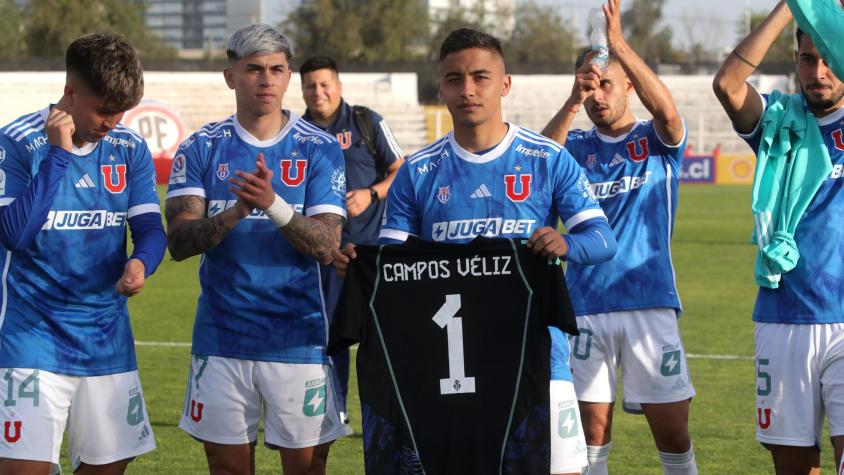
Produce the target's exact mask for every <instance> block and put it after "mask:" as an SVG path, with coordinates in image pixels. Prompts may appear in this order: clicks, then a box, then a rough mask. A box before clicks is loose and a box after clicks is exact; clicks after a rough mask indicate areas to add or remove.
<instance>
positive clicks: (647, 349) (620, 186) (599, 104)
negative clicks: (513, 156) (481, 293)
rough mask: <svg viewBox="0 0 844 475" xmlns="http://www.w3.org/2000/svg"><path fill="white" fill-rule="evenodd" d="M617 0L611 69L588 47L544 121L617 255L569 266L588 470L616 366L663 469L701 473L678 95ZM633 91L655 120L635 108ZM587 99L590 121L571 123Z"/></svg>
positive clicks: (605, 422)
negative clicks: (676, 249)
mask: <svg viewBox="0 0 844 475" xmlns="http://www.w3.org/2000/svg"><path fill="white" fill-rule="evenodd" d="M620 3H621V2H620V0H609V2H608V3H607V4H606V5H604V6H603V11H604V15H605V16H606V19H607V39H608V45H609V49H610V60H609V63H608V65H607V67H606V70H605V71H601V70H600V69H599V68H598V67H597V66H596V65H593V64H589V62H588V61H587V59H588V56H587V55H586V54H584V55H581V57H580V58H579V60H578V62H577V72H576V78H575V84H574V86H573V88H572V93H571V96H570V97H569V98H568V99H567V100H566V102H565V104H564V105H563V107H562V108H561V109H560V111H559V112H558V113H557V115H556V116H555V117H554V118H553V119H552V120H551V122H550V123H549V124H548V125H547V126H546V127H545V129H544V130H543V134H544V135H546V136H548V137H552V138H553V139H554V140H556V141H558V142H560V143H564V144H565V146H566V148H567V149H568V150H569V151H570V152H571V153H572V155H573V156H574V158H575V160H577V162H578V163H579V164H580V166H581V167H582V168H583V170H584V172H585V173H586V176H587V177H588V178H589V181H590V182H591V183H592V189H593V190H594V193H595V195H596V196H597V198H598V200H599V201H600V203H601V207H602V208H603V209H604V212H606V214H607V217H608V218H609V222H610V225H611V226H612V229H613V232H614V233H615V235H616V238H617V239H618V254H617V255H616V258H615V259H613V260H612V261H610V262H606V263H603V264H599V265H595V266H588V265H582V264H580V263H578V262H574V263H570V264H569V266H568V268H567V270H566V281H567V282H568V285H569V289H570V290H571V295H572V305H573V306H574V309H575V314H576V315H577V320H578V327H579V329H580V335H579V336H578V337H576V338H574V339H572V356H573V358H572V360H571V366H572V371H573V373H574V386H575V390H576V391H577V398H578V400H579V401H580V411H581V415H582V417H583V424H584V430H585V431H586V443H587V445H588V451H589V473H590V475H602V474H603V475H606V473H607V459H608V457H609V452H610V447H611V433H612V411H613V405H614V402H615V399H616V393H617V384H618V372H619V371H620V370H621V373H622V379H623V381H622V383H623V385H624V399H625V403H630V406H635V407H637V408H638V406H639V405H641V410H642V411H644V414H645V417H646V418H647V420H648V424H649V425H650V428H651V433H652V434H653V438H654V441H655V442H656V447H657V450H658V451H659V458H660V461H661V462H662V465H663V470H664V473H666V474H696V473H697V465H696V462H695V456H694V450H693V449H692V445H691V440H690V437H689V431H688V418H689V404H690V400H691V398H692V397H693V396H694V395H695V391H694V389H693V388H692V384H691V381H690V378H689V371H688V366H687V365H686V358H685V354H684V350H683V344H682V342H681V340H680V333H679V329H678V326H677V316H678V315H679V313H680V310H681V307H680V299H679V296H678V294H677V287H676V284H675V282H674V268H673V265H672V262H671V249H670V241H671V234H672V232H673V225H674V214H675V211H676V209H677V186H678V176H679V173H680V163H681V160H682V157H683V150H684V148H685V144H686V129H685V125H684V124H683V120H682V118H681V117H680V114H679V113H678V112H677V108H676V106H675V105H674V100H673V98H672V97H671V93H670V92H669V91H668V89H667V88H666V87H665V85H664V84H663V83H662V82H661V81H660V80H659V78H657V76H656V75H655V74H654V73H653V71H651V69H650V68H648V66H647V65H646V64H645V62H644V61H642V59H641V58H640V57H639V56H638V55H637V54H636V52H635V51H633V50H632V49H631V48H630V45H628V44H627V42H626V41H625V40H624V37H623V36H622V31H621V4H620ZM634 92H635V93H636V94H637V95H638V96H639V98H640V99H641V101H642V103H643V104H644V106H645V107H646V108H647V109H648V111H649V112H650V113H651V114H652V115H653V120H649V121H639V120H637V119H636V118H635V117H634V116H633V114H632V113H631V112H630V108H629V96H630V95H631V94H633V93H634ZM581 108H585V109H586V114H587V115H588V116H589V119H590V120H591V121H592V123H593V124H595V127H594V128H593V129H591V130H589V131H581V130H574V131H571V132H569V126H570V125H571V123H572V121H573V120H574V116H575V115H576V114H577V113H578V112H579V111H580V109H581ZM625 406H626V407H627V406H628V405H627V404H625Z"/></svg>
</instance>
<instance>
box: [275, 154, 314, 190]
mask: <svg viewBox="0 0 844 475" xmlns="http://www.w3.org/2000/svg"><path fill="white" fill-rule="evenodd" d="M293 168H294V165H293V160H282V161H281V182H282V183H284V184H285V185H287V186H299V185H301V184H302V182H304V181H305V170H306V169H307V168H308V161H307V160H296V165H295V168H296V169H295V170H293Z"/></svg>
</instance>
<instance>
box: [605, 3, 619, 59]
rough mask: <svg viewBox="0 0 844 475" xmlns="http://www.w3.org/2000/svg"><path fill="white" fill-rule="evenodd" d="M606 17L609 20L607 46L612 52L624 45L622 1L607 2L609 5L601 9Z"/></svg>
mask: <svg viewBox="0 0 844 475" xmlns="http://www.w3.org/2000/svg"><path fill="white" fill-rule="evenodd" d="M601 8H602V9H603V10H604V16H605V17H606V18H607V44H608V46H609V48H610V51H612V52H614V51H615V49H616V48H618V47H619V46H620V45H622V44H624V35H623V33H622V31H621V0H607V4H606V5H604V6H602V7H601Z"/></svg>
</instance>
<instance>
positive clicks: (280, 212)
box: [264, 194, 293, 228]
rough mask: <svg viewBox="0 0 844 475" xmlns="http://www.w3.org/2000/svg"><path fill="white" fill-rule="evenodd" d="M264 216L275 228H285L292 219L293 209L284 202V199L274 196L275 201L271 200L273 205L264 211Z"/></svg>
mask: <svg viewBox="0 0 844 475" xmlns="http://www.w3.org/2000/svg"><path fill="white" fill-rule="evenodd" d="M264 214H266V215H267V217H268V218H270V221H272V222H273V224H275V225H276V226H277V227H279V228H283V227H285V226H287V223H289V222H290V220H291V219H293V207H292V206H290V205H289V204H287V202H286V201H284V198H282V197H281V196H278V194H276V195H275V199H274V200H273V204H271V205H270V207H269V208H267V210H266V211H264Z"/></svg>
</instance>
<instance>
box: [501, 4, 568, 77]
mask: <svg viewBox="0 0 844 475" xmlns="http://www.w3.org/2000/svg"><path fill="white" fill-rule="evenodd" d="M504 54H505V55H506V56H507V60H508V61H512V62H516V63H537V62H547V63H550V62H563V63H574V59H576V55H577V47H576V44H575V35H574V31H573V30H572V28H571V27H570V26H569V25H565V24H564V23H563V19H562V17H561V16H560V14H559V13H557V9H556V8H554V7H552V6H542V5H539V4H538V3H536V2H535V1H534V0H529V1H527V2H525V3H522V4H521V5H519V8H518V10H517V11H516V27H515V28H514V30H513V34H512V36H511V37H510V38H509V40H507V41H505V49H504Z"/></svg>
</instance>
